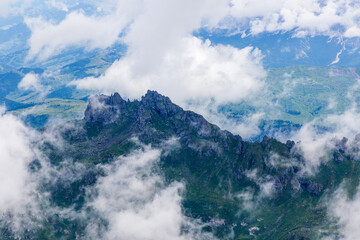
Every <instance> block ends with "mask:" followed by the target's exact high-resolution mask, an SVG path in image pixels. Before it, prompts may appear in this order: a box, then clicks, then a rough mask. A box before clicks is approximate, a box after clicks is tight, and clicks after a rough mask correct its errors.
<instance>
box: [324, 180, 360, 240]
mask: <svg viewBox="0 0 360 240" xmlns="http://www.w3.org/2000/svg"><path fill="white" fill-rule="evenodd" d="M327 204H328V205H327V207H328V214H329V216H330V217H331V218H333V219H335V221H336V223H337V225H338V227H339V233H340V237H339V238H334V239H341V240H352V239H357V238H358V236H359V235H360V229H359V223H360V191H359V189H358V190H357V193H356V194H355V196H353V197H352V198H349V197H348V194H347V192H346V191H345V190H344V185H342V186H340V187H339V189H338V190H337V191H336V192H335V193H334V194H333V196H332V197H331V198H330V199H329V202H328V203H327Z"/></svg>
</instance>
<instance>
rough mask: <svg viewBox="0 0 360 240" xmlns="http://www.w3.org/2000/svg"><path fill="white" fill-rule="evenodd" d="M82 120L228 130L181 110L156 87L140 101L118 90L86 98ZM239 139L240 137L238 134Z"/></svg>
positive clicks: (183, 131) (208, 132)
mask: <svg viewBox="0 0 360 240" xmlns="http://www.w3.org/2000/svg"><path fill="white" fill-rule="evenodd" d="M84 120H85V121H87V122H98V123H101V124H105V125H106V124H109V123H112V122H116V123H119V122H124V121H129V120H131V122H132V123H136V125H137V128H138V129H139V130H140V131H146V126H147V125H150V124H148V123H151V124H153V123H155V122H158V123H159V124H160V125H161V124H166V128H167V129H168V128H170V129H172V130H174V131H175V132H176V133H177V134H179V135H180V136H184V135H189V134H191V133H192V132H196V133H197V134H199V135H201V136H204V137H206V136H214V134H215V135H218V136H228V135H231V133H229V132H227V131H222V130H220V128H219V127H217V126H215V125H212V124H210V123H209V122H207V121H206V120H205V118H204V117H202V116H201V115H199V114H196V113H194V112H191V111H184V110H183V109H182V108H181V107H179V106H177V105H176V104H174V103H172V102H171V100H170V99H169V98H168V97H165V96H163V95H161V94H159V93H158V92H156V91H150V90H149V91H148V92H147V93H146V95H145V96H143V97H142V98H141V100H140V101H137V100H135V101H125V100H124V99H122V98H121V96H120V95H119V94H118V93H115V94H113V95H111V96H105V95H98V96H94V97H92V98H90V100H89V104H88V106H87V108H86V111H85V117H84ZM239 138H240V139H239V140H240V141H241V137H239Z"/></svg>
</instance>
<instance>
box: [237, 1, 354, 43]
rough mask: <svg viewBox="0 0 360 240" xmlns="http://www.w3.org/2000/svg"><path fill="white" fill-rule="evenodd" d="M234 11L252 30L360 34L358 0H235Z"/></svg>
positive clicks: (348, 35) (300, 34)
mask: <svg viewBox="0 0 360 240" xmlns="http://www.w3.org/2000/svg"><path fill="white" fill-rule="evenodd" d="M231 3H232V5H233V7H232V8H231V15H232V16H233V17H234V18H237V19H238V21H241V22H243V23H245V24H247V25H248V26H249V31H250V32H251V34H254V35H256V34H259V33H262V32H279V31H292V30H295V33H294V36H297V37H304V36H306V35H311V36H314V35H325V36H330V37H333V36H343V37H359V36H360V34H359V33H360V31H359V22H358V16H359V14H360V10H359V4H360V3H359V2H358V1H347V0H325V1H318V0H304V1H292V0H276V1H260V0H255V1H254V0H232V1H231Z"/></svg>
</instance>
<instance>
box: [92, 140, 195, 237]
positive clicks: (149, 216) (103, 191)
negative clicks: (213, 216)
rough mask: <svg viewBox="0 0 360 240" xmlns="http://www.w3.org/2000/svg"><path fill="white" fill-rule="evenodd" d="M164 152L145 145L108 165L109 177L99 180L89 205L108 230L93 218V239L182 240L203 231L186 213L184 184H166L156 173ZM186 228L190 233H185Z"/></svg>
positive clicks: (107, 172) (106, 167) (106, 170)
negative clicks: (183, 210) (184, 208)
mask: <svg viewBox="0 0 360 240" xmlns="http://www.w3.org/2000/svg"><path fill="white" fill-rule="evenodd" d="M160 155H161V151H160V150H157V149H152V148H150V147H149V146H143V149H141V150H137V151H135V152H133V153H131V154H129V155H128V156H126V157H120V158H119V159H118V160H116V162H115V163H114V164H111V165H108V166H105V167H104V169H105V172H106V176H105V177H101V178H100V179H99V180H98V182H97V184H96V186H95V189H93V190H95V192H93V193H92V194H94V195H93V196H95V198H94V199H93V200H92V201H91V200H90V201H89V202H88V206H89V207H91V208H92V209H94V210H95V211H96V212H97V213H98V214H99V216H100V217H101V218H103V219H105V220H106V221H107V222H108V224H109V225H108V227H107V229H106V230H104V229H103V228H102V226H101V224H99V222H101V221H99V219H95V220H93V221H91V220H90V224H89V225H88V237H89V238H91V239H98V237H101V238H105V239H134V240H136V239H139V240H140V239H149V240H151V239H164V240H165V239H179V240H180V239H192V238H193V237H195V236H196V234H199V229H198V225H196V224H195V222H193V221H190V220H189V219H188V218H187V217H185V216H183V214H182V207H181V201H182V197H181V193H182V192H183V190H184V186H183V184H181V183H179V182H174V183H172V184H170V185H169V186H166V185H165V184H164V181H163V179H162V177H160V176H159V175H158V174H157V173H156V172H154V165H155V164H156V163H157V162H158V161H159V159H160ZM183 227H185V228H188V230H190V232H189V233H183V232H182V228H183ZM193 234H195V235H193ZM195 238H196V237H195Z"/></svg>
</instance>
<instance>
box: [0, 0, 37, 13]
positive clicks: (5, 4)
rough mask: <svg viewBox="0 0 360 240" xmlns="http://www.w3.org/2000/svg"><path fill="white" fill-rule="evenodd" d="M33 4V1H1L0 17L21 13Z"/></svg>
mask: <svg viewBox="0 0 360 240" xmlns="http://www.w3.org/2000/svg"><path fill="white" fill-rule="evenodd" d="M32 2H33V0H1V1H0V17H8V16H9V15H13V14H15V15H16V14H18V13H21V12H23V10H24V8H25V7H29V6H30V4H31V3H32Z"/></svg>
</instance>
